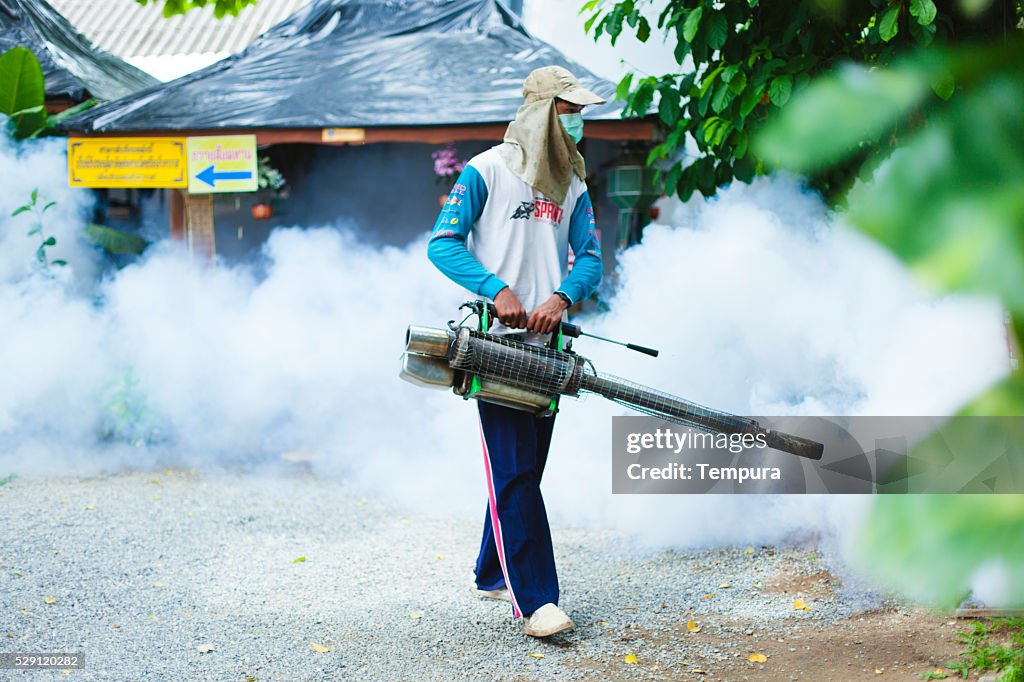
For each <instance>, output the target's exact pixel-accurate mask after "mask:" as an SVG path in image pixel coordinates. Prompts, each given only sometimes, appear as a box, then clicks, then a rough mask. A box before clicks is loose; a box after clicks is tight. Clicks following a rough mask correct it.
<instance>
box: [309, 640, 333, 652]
mask: <svg viewBox="0 0 1024 682" xmlns="http://www.w3.org/2000/svg"><path fill="white" fill-rule="evenodd" d="M309 646H310V648H312V649H313V651H315V652H317V653H318V654H326V653H327V652H328V651H330V650H331V647H329V646H324V645H323V644H317V643H316V642H310V644H309Z"/></svg>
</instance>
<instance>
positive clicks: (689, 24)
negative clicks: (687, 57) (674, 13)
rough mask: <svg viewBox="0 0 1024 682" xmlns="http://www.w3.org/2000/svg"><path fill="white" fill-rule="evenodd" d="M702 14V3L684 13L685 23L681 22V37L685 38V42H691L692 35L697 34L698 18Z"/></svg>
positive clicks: (699, 18)
mask: <svg viewBox="0 0 1024 682" xmlns="http://www.w3.org/2000/svg"><path fill="white" fill-rule="evenodd" d="M703 16H704V6H703V5H701V6H698V7H696V8H695V9H694V10H693V11H691V12H690V13H689V14H687V15H686V23H685V24H683V39H684V40H686V42H688V43H692V42H693V38H694V36H696V35H697V29H698V28H700V20H701V17H703Z"/></svg>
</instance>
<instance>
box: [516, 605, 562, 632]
mask: <svg viewBox="0 0 1024 682" xmlns="http://www.w3.org/2000/svg"><path fill="white" fill-rule="evenodd" d="M572 627H573V626H572V621H571V620H569V616H567V615H565V611H563V610H562V609H560V608H558V607H557V606H555V605H554V604H545V605H544V606H542V607H540V608H539V609H537V610H536V611H534V612H533V613H532V614H531V615H530V616H529V617H527V618H523V634H524V635H529V636H530V637H547V636H549V635H553V634H555V633H556V632H564V631H566V630H572Z"/></svg>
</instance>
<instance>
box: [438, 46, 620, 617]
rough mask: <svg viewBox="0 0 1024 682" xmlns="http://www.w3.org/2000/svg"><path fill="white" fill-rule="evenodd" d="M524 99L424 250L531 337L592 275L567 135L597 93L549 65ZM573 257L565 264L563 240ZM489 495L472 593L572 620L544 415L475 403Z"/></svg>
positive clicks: (580, 178)
mask: <svg viewBox="0 0 1024 682" xmlns="http://www.w3.org/2000/svg"><path fill="white" fill-rule="evenodd" d="M523 96H524V98H525V101H524V103H523V105H522V106H521V107H519V110H518V112H516V118H515V120H514V121H512V122H511V123H510V124H509V126H508V129H507V131H506V132H505V138H504V142H503V143H502V144H499V145H497V146H495V147H492V148H490V149H488V150H487V151H485V152H482V153H481V154H478V155H477V156H475V157H474V158H472V159H471V160H470V161H469V163H468V164H467V165H466V168H465V169H464V170H463V172H462V174H461V175H460V176H459V179H458V181H457V182H456V183H455V186H454V187H453V188H452V191H451V194H450V196H449V198H448V203H447V204H446V205H445V208H444V209H443V210H442V211H441V215H440V216H439V217H438V219H437V224H436V225H435V226H434V231H433V235H432V237H431V240H430V244H429V247H428V255H429V257H430V260H431V261H432V262H433V263H434V265H436V266H437V267H438V269H440V270H441V272H443V273H444V274H445V275H447V276H448V277H450V278H451V279H452V280H454V281H455V282H456V283H458V284H460V285H461V286H463V287H465V288H466V289H468V290H470V291H471V292H473V294H475V295H477V296H482V297H485V298H487V299H490V300H493V301H494V305H495V307H496V309H497V317H498V321H497V322H496V323H495V324H494V325H493V326H492V327H491V330H490V331H491V332H492V333H497V334H512V333H514V332H513V330H518V329H525V330H526V333H525V334H522V337H523V338H524V340H526V341H527V342H529V343H541V342H542V339H543V337H544V335H546V334H550V333H551V332H552V331H554V330H555V329H556V328H557V326H558V324H560V323H561V321H562V320H563V318H564V316H565V311H566V309H568V307H569V306H571V305H572V304H573V303H575V302H577V301H581V300H583V299H585V298H586V297H588V296H590V295H591V294H592V293H593V292H594V290H595V289H596V288H597V285H598V283H599V282H600V280H601V269H602V266H601V248H600V245H599V244H598V239H597V231H596V228H595V226H594V211H593V208H592V206H591V203H590V196H589V195H588V194H587V187H586V184H585V183H584V178H585V177H586V169H585V166H584V162H583V157H582V156H580V153H579V151H578V150H577V149H576V143H578V142H579V141H580V139H581V138H582V136H583V118H582V116H581V115H580V112H581V110H582V109H583V107H584V106H586V105H588V104H602V103H603V102H604V100H603V99H601V98H600V97H598V96H597V95H595V94H594V93H592V92H590V91H588V90H586V89H584V88H583V87H582V86H581V85H580V83H579V81H578V80H577V79H576V78H575V77H574V76H573V75H572V74H571V73H569V72H568V71H567V70H565V69H563V68H561V67H558V66H548V67H544V68H541V69H537V70H535V71H533V72H532V73H530V75H529V76H527V77H526V80H525V81H524V83H523ZM570 246H571V247H572V250H573V253H574V254H575V262H574V264H573V268H572V271H571V272H567V271H568V249H569V247H570ZM478 407H479V412H480V429H481V440H482V444H483V451H484V469H485V473H486V475H487V492H488V498H489V504H488V512H487V515H486V516H485V518H484V532H483V540H482V542H481V546H480V554H479V556H478V558H477V562H476V571H475V572H476V588H477V593H478V594H480V595H481V596H484V597H488V598H492V599H506V600H508V601H510V602H511V603H512V613H513V615H514V616H515V618H523V624H522V627H523V632H524V633H525V634H527V635H531V636H534V637H547V636H548V635H552V634H555V633H556V632H562V631H564V630H569V629H571V628H572V627H573V624H572V621H571V620H570V619H569V617H568V616H567V615H566V614H565V612H563V611H562V610H561V609H560V608H558V576H557V575H556V572H555V559H554V552H553V550H552V546H551V530H550V529H549V527H548V519H547V513H546V512H545V509H544V500H543V498H542V497H541V492H540V479H541V475H542V473H543V471H544V464H545V462H546V460H547V455H548V447H549V445H550V443H551V431H552V428H553V427H554V421H555V420H554V417H553V416H552V417H546V418H538V417H535V416H534V415H532V414H530V413H528V412H523V411H520V410H514V409H511V408H508V407H502V406H500V405H494V404H490V403H485V402H479V403H478Z"/></svg>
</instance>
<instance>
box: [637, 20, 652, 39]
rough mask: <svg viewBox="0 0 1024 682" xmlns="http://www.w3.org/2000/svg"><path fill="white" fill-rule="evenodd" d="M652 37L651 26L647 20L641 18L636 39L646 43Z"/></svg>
mask: <svg viewBox="0 0 1024 682" xmlns="http://www.w3.org/2000/svg"><path fill="white" fill-rule="evenodd" d="M650 37H651V25H650V24H649V23H647V19H645V18H644V17H640V26H638V27H637V29H636V38H637V40H639V41H640V42H641V43H646V42H647V39H648V38H650Z"/></svg>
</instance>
